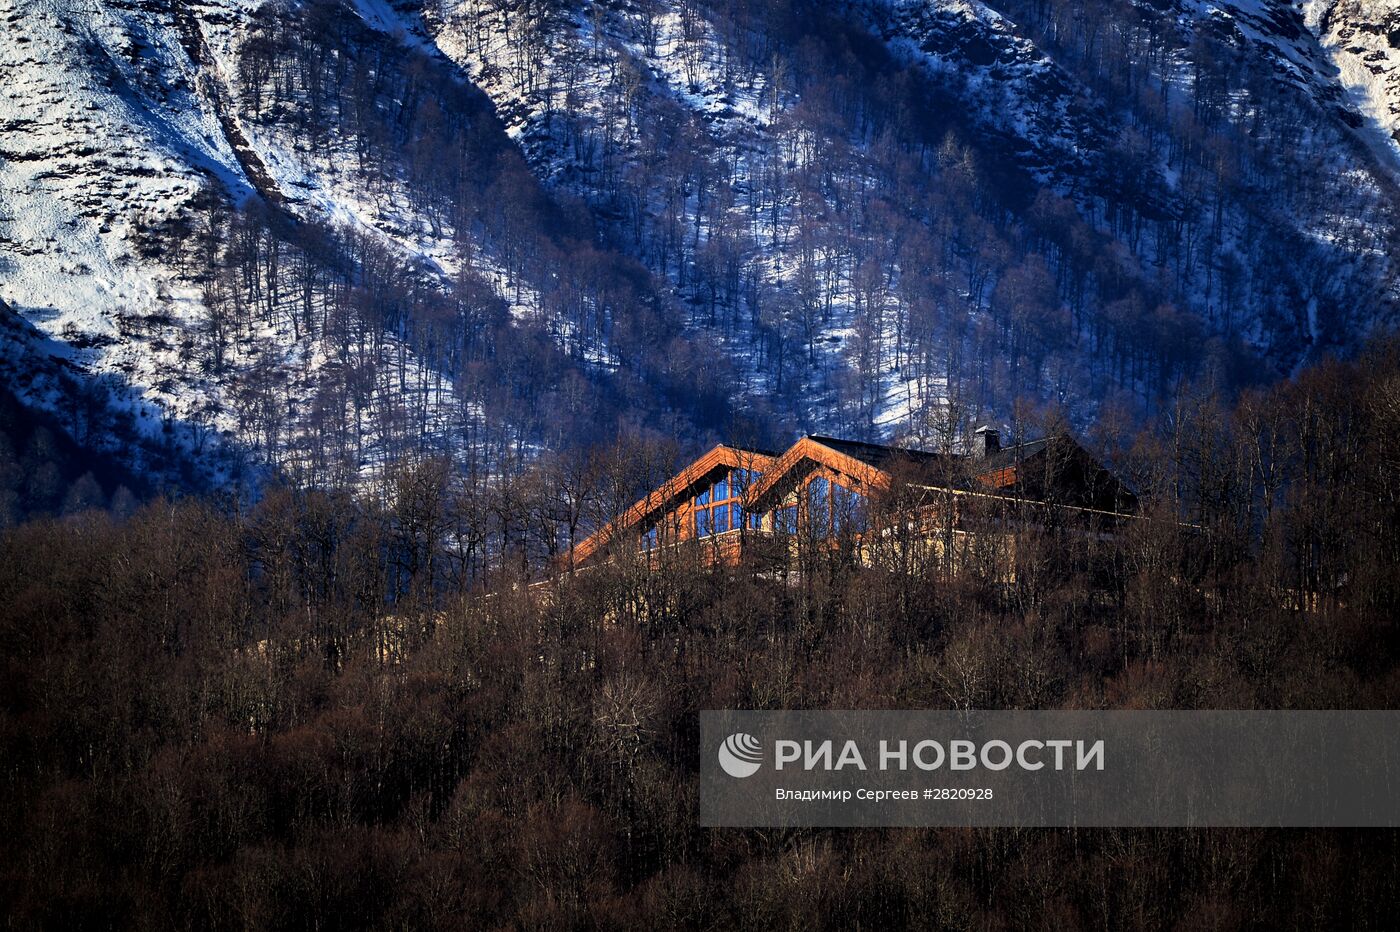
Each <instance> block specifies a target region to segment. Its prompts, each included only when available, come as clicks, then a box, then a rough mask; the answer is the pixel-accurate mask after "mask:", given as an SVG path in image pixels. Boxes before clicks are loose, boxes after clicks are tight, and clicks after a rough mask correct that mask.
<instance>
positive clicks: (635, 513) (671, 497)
mask: <svg viewBox="0 0 1400 932" xmlns="http://www.w3.org/2000/svg"><path fill="white" fill-rule="evenodd" d="M774 456H775V454H773V453H770V452H767V451H763V450H746V449H743V448H741V447H731V446H729V445H727V444H723V443H721V444H717V445H716V446H715V447H714V448H713V449H711V450H710V451H709V452H708V453H706V454H705V455H704V456H702V457H700V458H699V459H697V460H696V461H695V462H693V463H691V464H690V465H689V466H687V467H685V469H682V470H681V471H680V472H679V473H677V474H676V475H675V476H672V477H671V478H670V479H667V480H666V482H665V483H664V484H662V486H661V487H660V488H658V489H656V490H655V491H653V492H652V493H650V494H649V495H646V496H644V497H643V498H640V499H638V500H637V502H636V503H635V504H634V505H632V507H630V508H628V509H627V510H626V511H624V512H623V513H622V515H621V517H618V518H616V519H615V520H613V521H609V522H608V523H607V524H605V525H604V526H603V527H601V528H599V529H598V530H597V531H595V532H594V533H593V534H591V535H589V536H588V537H587V538H585V539H584V540H583V541H581V542H580V543H579V544H578V546H576V547H575V548H574V552H573V565H575V566H578V565H579V564H581V563H583V562H584V561H586V560H587V559H588V558H589V557H591V556H593V555H594V554H595V553H597V552H598V551H599V550H601V549H602V548H603V547H604V546H605V545H606V544H607V543H608V542H609V541H611V540H612V539H613V538H614V537H616V536H617V535H618V534H621V533H623V532H624V531H626V530H628V529H630V528H634V527H637V526H638V525H640V524H642V523H644V522H645V521H646V520H647V518H649V517H651V516H652V515H654V514H656V513H657V512H660V511H665V510H667V509H669V508H671V507H672V506H673V505H674V504H675V502H676V501H677V500H678V499H684V498H686V497H688V495H689V494H690V492H691V489H692V488H693V487H694V486H696V485H698V484H699V483H700V482H702V481H703V480H704V479H705V478H706V477H707V476H709V475H710V474H712V473H714V472H717V471H719V470H720V469H754V470H767V469H768V468H769V467H770V466H771V465H772V463H773V459H774Z"/></svg>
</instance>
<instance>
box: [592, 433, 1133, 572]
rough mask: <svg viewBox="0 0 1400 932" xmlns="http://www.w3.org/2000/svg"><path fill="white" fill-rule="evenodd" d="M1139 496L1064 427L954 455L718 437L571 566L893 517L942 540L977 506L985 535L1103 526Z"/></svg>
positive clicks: (1128, 512) (980, 436)
mask: <svg viewBox="0 0 1400 932" xmlns="http://www.w3.org/2000/svg"><path fill="white" fill-rule="evenodd" d="M1136 507H1137V501H1136V499H1135V497H1134V496H1133V494H1132V493H1131V491H1130V490H1129V489H1128V488H1127V487H1126V486H1124V485H1123V483H1121V482H1120V481H1119V480H1118V479H1117V478H1116V477H1114V476H1113V475H1112V473H1110V472H1109V471H1108V470H1107V469H1106V468H1105V467H1104V466H1103V465H1102V464H1100V463H1099V462H1098V461H1096V460H1095V459H1094V458H1093V457H1092V456H1091V455H1090V454H1089V453H1088V452H1087V451H1085V450H1084V449H1083V447H1081V446H1080V445H1079V444H1078V443H1076V442H1075V441H1074V440H1073V439H1072V438H1070V437H1068V436H1067V435H1056V436H1052V437H1047V438H1044V439H1041V440H1035V441H1032V442H1029V443H1023V444H1018V445H1015V446H1009V447H1004V448H1003V447H1002V446H1001V445H1000V442H999V437H998V434H997V432H996V431H995V430H993V429H991V428H985V427H984V428H981V429H980V430H978V431H977V432H976V434H975V435H974V442H973V444H972V450H970V451H969V452H967V453H960V454H940V453H931V452H927V451H923V450H913V449H903V448H899V447H892V446H884V445H881V444H873V443H862V442H858V441H851V440H840V439H837V438H834V437H821V436H807V437H803V438H802V439H801V440H799V441H797V442H796V443H795V444H793V445H792V446H791V447H790V448H788V449H787V450H786V451H784V452H782V453H775V452H770V451H766V450H749V449H742V448H739V447H732V446H728V445H725V444H721V445H719V446H716V447H715V448H714V449H712V450H710V451H709V452H708V453H706V454H705V455H704V456H702V457H700V458H699V459H698V460H696V461H695V462H693V463H691V464H690V465H689V466H687V467H686V468H685V469H683V470H681V471H680V472H679V473H678V474H677V475H675V476H673V477H672V478H671V479H669V480H667V481H666V482H665V483H664V484H663V485H662V486H661V487H659V488H657V489H655V490H654V491H652V492H651V493H649V494H648V495H646V496H644V497H643V498H642V499H640V500H639V501H637V502H636V504H634V505H633V506H632V507H631V508H629V509H627V511H626V512H625V513H624V514H623V515H622V516H621V517H620V518H618V519H617V520H615V521H613V522H610V523H609V524H608V525H607V526H605V527H603V528H601V529H600V530H599V531H598V532H596V533H595V534H593V535H592V536H590V537H588V538H587V539H586V540H584V541H583V542H582V543H580V544H579V545H578V546H577V547H576V548H575V550H574V552H573V553H572V554H571V559H570V565H571V566H572V567H575V568H577V567H583V566H586V565H588V564H590V563H592V562H596V561H598V560H601V559H605V558H606V557H607V556H609V555H617V554H619V553H630V554H637V553H638V552H640V553H642V554H653V555H654V554H656V553H658V552H659V551H662V550H664V549H666V548H674V547H684V546H692V547H697V548H698V549H699V550H700V552H701V554H702V556H703V558H704V559H706V560H711V561H714V560H719V561H724V562H731V561H733V560H736V559H737V558H738V556H739V555H740V554H741V553H743V552H744V551H745V549H746V548H749V547H755V546H757V547H765V548H767V549H768V550H769V551H770V552H771V551H772V550H773V543H772V542H773V541H784V540H786V541H793V540H800V541H806V542H815V543H817V544H818V545H821V544H822V543H823V542H826V543H831V544H834V543H835V542H837V541H848V542H849V541H852V540H854V541H856V542H857V544H858V547H859V546H867V547H868V545H869V543H870V542H871V541H873V540H874V539H875V538H876V537H878V536H879V535H881V534H884V535H888V534H889V533H890V532H891V529H892V528H895V527H898V528H900V529H901V530H903V531H912V532H913V534H914V535H915V536H918V537H920V538H922V539H924V540H926V541H928V542H929V543H930V544H931V545H932V546H935V547H936V548H938V549H940V550H942V549H944V548H945V547H946V546H947V545H948V544H949V543H950V542H951V541H952V540H953V538H954V536H962V535H965V534H967V533H969V527H970V523H969V517H968V516H969V515H970V514H972V513H974V512H975V513H976V514H977V515H978V516H979V523H978V525H977V528H978V531H977V532H978V533H982V534H988V533H999V532H996V531H987V530H986V529H987V528H988V527H995V526H997V523H998V522H999V523H1000V525H1001V526H1003V527H1007V528H1010V527H1012V526H1013V524H1012V521H1013V519H1014V526H1015V527H1025V526H1026V525H1027V524H1028V523H1029V524H1040V525H1044V524H1047V523H1052V522H1054V523H1058V524H1072V525H1074V526H1076V527H1078V528H1082V529H1084V530H1086V531H1089V532H1091V533H1105V532H1111V531H1112V530H1113V529H1114V528H1115V527H1117V526H1118V524H1119V523H1121V521H1123V520H1127V519H1129V518H1131V517H1132V516H1133V513H1134V512H1135V510H1136ZM1005 533H1006V534H1010V533H1011V532H1010V531H1006V532H1005ZM862 541H864V542H865V544H861V542H862ZM1012 546H1014V544H1013V545H1012ZM1003 549H1005V550H1006V552H1008V553H1010V552H1011V550H1010V549H1007V548H1003ZM780 550H781V548H780Z"/></svg>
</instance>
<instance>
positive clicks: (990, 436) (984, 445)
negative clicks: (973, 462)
mask: <svg viewBox="0 0 1400 932" xmlns="http://www.w3.org/2000/svg"><path fill="white" fill-rule="evenodd" d="M972 438H973V439H972V455H973V456H975V457H977V458H978V459H979V460H980V459H986V458H987V457H989V456H995V455H996V454H997V452H998V451H1000V450H1001V434H999V433H997V429H996V428H995V427H993V426H991V425H990V424H984V425H982V426H981V427H979V428H977V429H976V430H974V431H973V432H972Z"/></svg>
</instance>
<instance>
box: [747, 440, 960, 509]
mask: <svg viewBox="0 0 1400 932" xmlns="http://www.w3.org/2000/svg"><path fill="white" fill-rule="evenodd" d="M911 453H912V454H913V455H915V456H924V457H929V456H934V454H931V453H922V452H921V451H905V450H900V449H898V448H897V447H882V446H880V445H878V444H874V443H860V442H858V441H854V440H837V439H835V438H833V437H803V438H802V439H801V440H799V441H797V443H795V444H793V445H792V446H791V447H790V448H789V449H788V451H787V452H786V453H784V454H783V455H782V456H781V457H779V458H778V461H777V462H776V463H774V464H773V465H772V466H771V467H770V468H769V469H768V470H767V471H766V472H765V473H764V474H763V478H761V479H759V480H758V481H757V482H755V483H754V485H753V488H751V489H749V494H748V495H747V496H746V499H747V502H748V504H747V506H746V507H747V508H749V509H751V510H753V511H765V510H767V509H768V508H769V507H771V506H772V504H773V502H772V501H771V500H772V499H774V498H776V497H777V496H778V495H781V494H784V493H785V492H786V491H787V485H788V482H789V481H790V480H791V479H792V478H793V477H794V475H797V476H800V475H802V474H805V472H806V470H805V469H802V468H801V467H802V466H803V464H804V463H809V464H812V466H825V467H826V468H827V469H830V470H832V471H833V472H837V473H840V474H841V475H843V476H847V477H848V478H850V479H852V480H853V481H854V483H855V485H856V488H855V491H857V492H863V493H867V494H868V493H870V492H883V491H887V490H888V489H889V487H890V473H889V471H888V467H889V466H891V465H893V463H894V462H895V461H896V460H897V459H898V458H899V457H900V456H901V455H907V454H911Z"/></svg>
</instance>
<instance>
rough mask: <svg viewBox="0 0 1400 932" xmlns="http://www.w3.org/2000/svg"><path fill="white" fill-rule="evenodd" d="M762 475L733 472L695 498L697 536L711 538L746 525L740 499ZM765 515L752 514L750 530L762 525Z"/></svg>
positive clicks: (745, 470)
mask: <svg viewBox="0 0 1400 932" xmlns="http://www.w3.org/2000/svg"><path fill="white" fill-rule="evenodd" d="M758 476H759V474H758V473H757V472H755V471H753V470H750V469H734V470H731V471H730V472H729V473H728V474H726V475H724V476H722V477H720V479H719V480H718V481H717V482H715V483H714V484H713V485H710V486H707V487H705V488H704V489H702V490H700V492H699V493H697V494H696V496H695V536H696V537H712V536H713V535H715V534H724V533H726V532H728V531H737V530H739V529H740V528H742V527H743V526H744V508H743V505H742V504H740V497H741V496H742V495H743V494H744V493H745V492H746V491H748V488H749V486H750V485H752V484H753V482H754V481H756V480H757V479H758ZM762 520H763V518H762V515H750V516H749V527H750V528H752V529H754V530H757V529H758V528H760V527H761V526H762Z"/></svg>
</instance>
